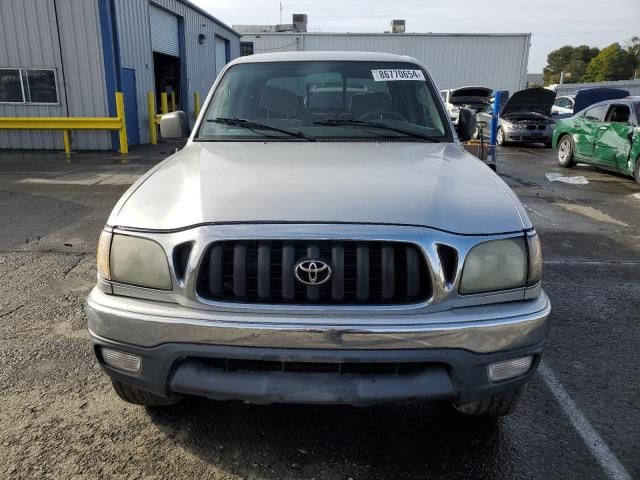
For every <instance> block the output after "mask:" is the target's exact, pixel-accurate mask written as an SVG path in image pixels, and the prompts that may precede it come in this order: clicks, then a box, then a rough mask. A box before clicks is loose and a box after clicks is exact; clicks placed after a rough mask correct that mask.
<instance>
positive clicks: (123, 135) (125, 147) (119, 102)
mask: <svg viewBox="0 0 640 480" xmlns="http://www.w3.org/2000/svg"><path fill="white" fill-rule="evenodd" d="M116 114H117V116H118V120H119V121H120V129H119V130H118V134H119V135H118V136H119V139H120V153H121V154H123V155H126V154H127V153H129V144H128V143H127V123H126V121H125V115H124V96H123V95H122V92H116Z"/></svg>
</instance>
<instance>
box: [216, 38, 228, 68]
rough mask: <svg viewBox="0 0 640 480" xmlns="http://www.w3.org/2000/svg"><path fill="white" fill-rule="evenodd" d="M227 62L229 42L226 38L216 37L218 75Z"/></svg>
mask: <svg viewBox="0 0 640 480" xmlns="http://www.w3.org/2000/svg"><path fill="white" fill-rule="evenodd" d="M226 64H227V42H226V41H225V40H224V38H220V37H216V77H217V76H218V74H219V73H220V72H221V71H222V69H223V68H224V66H225V65H226Z"/></svg>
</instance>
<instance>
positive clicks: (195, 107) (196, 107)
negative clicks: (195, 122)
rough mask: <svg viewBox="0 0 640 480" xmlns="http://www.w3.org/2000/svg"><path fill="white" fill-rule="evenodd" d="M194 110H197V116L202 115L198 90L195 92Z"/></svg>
mask: <svg viewBox="0 0 640 480" xmlns="http://www.w3.org/2000/svg"><path fill="white" fill-rule="evenodd" d="M193 105H194V111H195V112H196V118H198V115H200V94H199V93H198V92H196V93H194V94H193Z"/></svg>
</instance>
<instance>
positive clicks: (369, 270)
mask: <svg viewBox="0 0 640 480" xmlns="http://www.w3.org/2000/svg"><path fill="white" fill-rule="evenodd" d="M303 260H319V261H321V262H324V263H325V264H327V265H329V266H330V269H331V276H330V278H329V279H328V280H327V281H326V282H325V283H322V284H320V285H306V284H304V283H302V282H301V281H300V280H299V279H298V278H296V275H295V273H294V269H295V267H296V265H297V264H298V263H299V262H301V261H303ZM196 289H197V293H198V295H199V296H200V297H201V298H204V299H206V300H214V301H221V302H240V303H269V304H278V303H290V304H305V305H322V304H341V305H349V304H351V305H358V304H360V305H362V304H390V305H395V304H407V303H418V302H423V301H426V300H428V299H429V298H430V297H431V293H432V291H431V277H430V275H429V268H428V266H427V262H426V260H425V257H424V255H423V254H422V253H421V252H420V250H419V249H418V247H416V246H415V245H413V244H410V243H402V242H377V241H376V242H372V241H366V242H365V241H363V242H360V241H347V240H345V241H333V240H331V241H329V240H317V241H316V240H309V241H306V240H304V241H301V240H295V241H294V240H291V241H286V240H285V241H268V240H238V241H221V242H216V243H213V244H211V245H210V246H209V247H208V248H207V250H206V251H205V254H204V257H203V259H202V262H201V264H200V269H199V271H198V277H197V283H196Z"/></svg>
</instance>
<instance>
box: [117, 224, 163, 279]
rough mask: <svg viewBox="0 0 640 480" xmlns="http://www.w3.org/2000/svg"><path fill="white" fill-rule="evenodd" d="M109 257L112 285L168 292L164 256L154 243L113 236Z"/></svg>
mask: <svg viewBox="0 0 640 480" xmlns="http://www.w3.org/2000/svg"><path fill="white" fill-rule="evenodd" d="M109 257H110V258H109V266H110V273H111V280H113V281H114V282H119V283H126V284H129V285H137V286H139V287H147V288H156V289H159V290H171V286H172V285H171V275H170V274H169V263H168V262H167V256H166V255H165V253H164V250H163V249H162V247H161V246H160V245H159V244H157V243H156V242H154V241H153V240H149V239H146V238H140V237H130V236H128V235H118V234H115V235H113V239H112V240H111V251H110V255H109Z"/></svg>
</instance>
